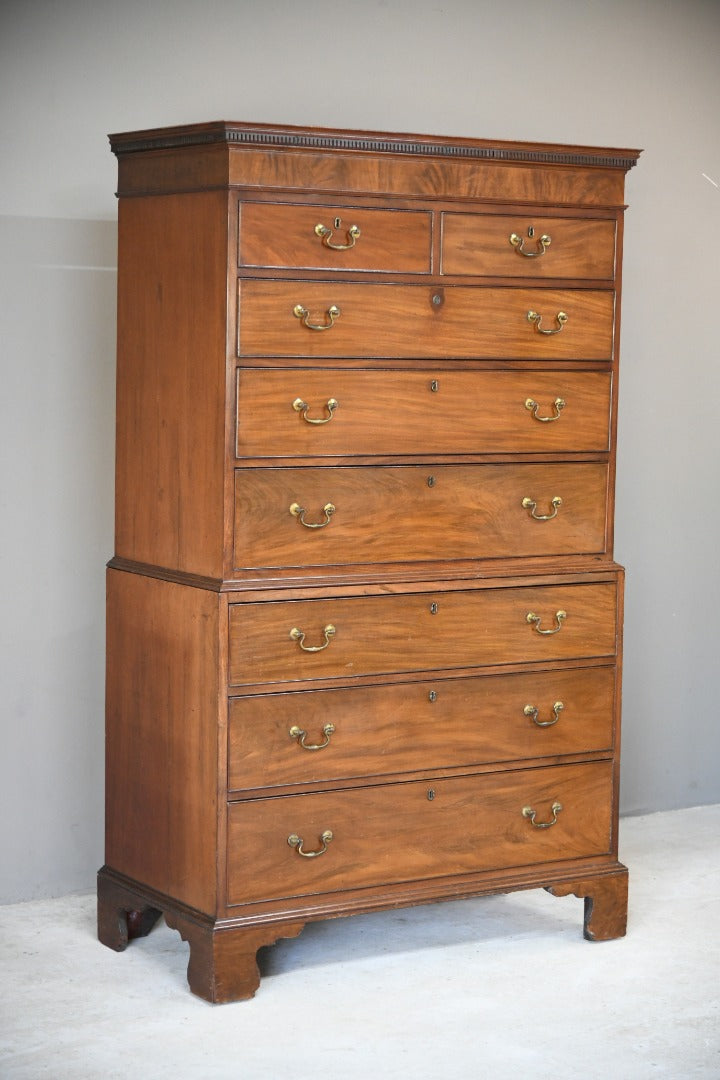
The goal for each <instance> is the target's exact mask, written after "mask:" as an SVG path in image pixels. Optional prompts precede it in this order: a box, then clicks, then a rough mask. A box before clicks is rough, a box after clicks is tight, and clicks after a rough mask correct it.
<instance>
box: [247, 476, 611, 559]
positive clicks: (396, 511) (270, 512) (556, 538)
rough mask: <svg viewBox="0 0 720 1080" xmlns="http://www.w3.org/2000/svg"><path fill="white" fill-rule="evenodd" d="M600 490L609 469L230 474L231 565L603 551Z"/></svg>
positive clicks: (603, 507) (602, 493) (603, 499)
mask: <svg viewBox="0 0 720 1080" xmlns="http://www.w3.org/2000/svg"><path fill="white" fill-rule="evenodd" d="M606 495H607V466H606V465H604V464H589V463H588V464H563V463H558V464H552V465H440V466H439V467H433V468H432V472H430V470H429V468H428V467H427V466H421V465H417V466H409V465H401V466H397V467H393V466H389V465H374V466H367V467H364V468H363V467H358V466H354V467H352V468H340V467H338V466H335V467H334V468H294V469H237V470H236V472H235V565H236V568H239V567H250V566H318V565H323V564H326V565H333V564H335V565H344V564H348V563H363V562H364V563H377V564H379V563H387V562H406V561H407V562H412V561H416V560H425V561H428V560H433V559H440V560H442V561H443V562H445V561H448V560H451V559H491V558H500V557H501V556H503V555H507V553H508V552H509V551H512V553H513V556H514V557H515V558H518V559H521V558H525V557H528V556H535V555H568V554H572V553H578V552H584V553H586V554H602V553H603V552H604V551H605V549H606ZM556 497H557V498H561V499H562V505H559V506H558V505H553V503H552V500H553V499H554V498H556ZM526 498H530V499H532V501H533V502H534V503H535V504H536V506H535V508H534V509H532V508H526V507H524V506H523V500H524V499H526ZM326 506H332V507H333V508H334V509H333V510H332V511H331V512H330V514H328V513H326V512H325V511H324V510H323V507H326ZM298 507H300V508H302V510H303V511H304V513H303V514H302V517H300V516H298V510H297V508H298ZM291 508H295V511H296V512H295V514H293V512H292V509H291ZM533 513H534V515H535V516H534V517H533V516H532V515H533ZM541 517H550V519H551V520H549V521H542V520H538V518H541ZM303 522H305V524H303Z"/></svg>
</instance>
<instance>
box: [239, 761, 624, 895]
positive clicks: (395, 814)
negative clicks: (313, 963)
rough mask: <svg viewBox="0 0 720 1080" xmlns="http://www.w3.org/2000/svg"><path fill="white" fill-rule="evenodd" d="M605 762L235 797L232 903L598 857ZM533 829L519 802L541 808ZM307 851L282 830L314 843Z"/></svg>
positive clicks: (607, 780)
mask: <svg viewBox="0 0 720 1080" xmlns="http://www.w3.org/2000/svg"><path fill="white" fill-rule="evenodd" d="M611 789H612V766H611V763H610V762H606V761H600V762H593V763H584V764H582V765H559V766H555V767H554V768H551V769H542V768H541V769H527V770H516V771H512V772H505V773H496V774H493V775H492V776H465V777H458V778H454V779H445V780H435V779H430V780H424V781H417V782H413V783H405V784H389V785H384V786H378V787H367V788H357V789H353V790H350V791H343V792H342V793H338V794H335V793H333V792H328V793H322V794H313V795H288V796H284V797H283V798H277V799H258V800H255V801H252V802H245V803H241V802H236V803H232V804H231V805H230V807H229V809H228V901H229V903H230V904H231V905H233V904H239V903H244V902H250V901H253V900H261V899H263V898H264V897H265V896H267V895H268V893H270V894H271V895H273V896H277V897H284V896H302V895H303V894H305V893H317V892H332V891H335V890H337V889H348V888H362V887H364V886H369V885H379V884H384V883H393V882H399V881H408V880H413V879H428V878H432V877H439V876H442V875H443V874H446V873H447V872H448V870H449V869H451V868H452V870H453V871H454V872H456V873H457V872H462V871H465V872H467V873H471V872H477V871H479V870H491V869H498V868H509V867H516V866H526V865H528V864H537V863H542V862H545V861H546V862H553V861H555V860H557V859H576V858H583V857H587V856H592V855H602V854H605V853H607V852H608V851H609V850H610V843H611V813H610V806H611ZM558 801H559V802H560V803H561V804H562V810H561V811H559V812H558V820H557V824H556V825H554V826H552V827H551V828H544V829H543V828H537V827H534V826H533V825H532V824H531V822H530V820H529V819H528V818H527V817H523V809H524V807H525V806H530V807H531V808H534V809H535V810H536V811H537V821H538V822H539V823H547V822H548V821H549V820H550V819H551V818H552V812H551V807H552V805H553V803H555V802H558ZM326 830H329V831H331V832H332V834H333V836H332V840H331V841H330V842H329V843H328V845H327V851H326V852H325V853H324V854H322V855H320V856H319V857H316V858H303V857H302V856H300V854H299V852H298V851H297V850H295V849H293V848H292V847H291V846H290V845H289V843H288V836H292V835H297V836H300V837H301V839H302V840H303V845H304V850H307V851H317V850H319V848H320V847H321V846H322V843H321V841H320V840H319V838H320V837H321V836H322V834H323V833H324V832H325V831H326Z"/></svg>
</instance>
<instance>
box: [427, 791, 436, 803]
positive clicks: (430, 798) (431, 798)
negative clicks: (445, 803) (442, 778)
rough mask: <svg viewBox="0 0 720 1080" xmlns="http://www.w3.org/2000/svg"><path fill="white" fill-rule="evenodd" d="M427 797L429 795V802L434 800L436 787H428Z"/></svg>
mask: <svg viewBox="0 0 720 1080" xmlns="http://www.w3.org/2000/svg"><path fill="white" fill-rule="evenodd" d="M427 797H428V802H432V801H433V799H434V798H435V788H428V793H427Z"/></svg>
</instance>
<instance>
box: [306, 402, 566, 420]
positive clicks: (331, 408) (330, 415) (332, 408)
mask: <svg viewBox="0 0 720 1080" xmlns="http://www.w3.org/2000/svg"><path fill="white" fill-rule="evenodd" d="M339 404H340V403H339V401H337V399H336V398H334V397H331V398H328V399H327V401H326V403H325V408H326V409H327V411H328V415H327V416H321V417H320V418H319V419H318V420H312V419H311V418H310V417H309V416H308V409H309V408H310V406H309V405H308V403H307V401H303V399H302V398H299V397H296V398H295V400H294V401H293V409H294V410H295V412H298V413H300V414H301V416H302V418H303V420H304V421H305V423H306V424H329V423H330V421H331V420H332V418H333V415H334V413H335V410H336V409H337V407H338V405H339ZM563 404H564V402H563Z"/></svg>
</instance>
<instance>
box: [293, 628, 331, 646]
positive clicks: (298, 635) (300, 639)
mask: <svg viewBox="0 0 720 1080" xmlns="http://www.w3.org/2000/svg"><path fill="white" fill-rule="evenodd" d="M334 636H335V627H334V626H333V624H332V623H328V624H327V626H326V627H325V629H324V630H323V637H324V638H325V641H324V643H323V644H322V645H306V644H305V635H304V633H303V632H302V630H299V629H298V627H297V626H293V628H292V630H291V631H290V637H291V638H292V640H293V641H297V643H298V645H299V646H300V648H301V649H302V651H303V652H322V651H323V649H327V647H328V645H329V644H330V639H331V638H333V637H334Z"/></svg>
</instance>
